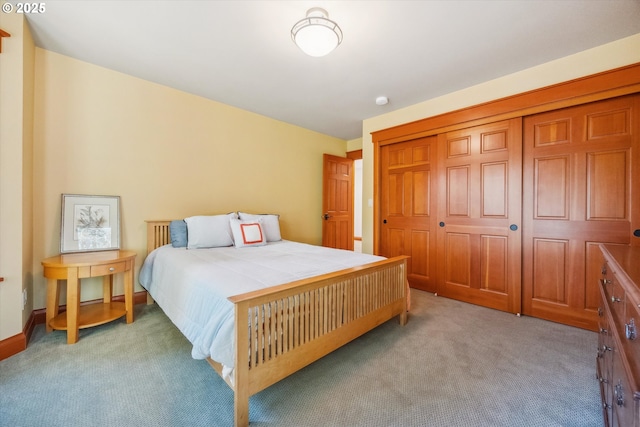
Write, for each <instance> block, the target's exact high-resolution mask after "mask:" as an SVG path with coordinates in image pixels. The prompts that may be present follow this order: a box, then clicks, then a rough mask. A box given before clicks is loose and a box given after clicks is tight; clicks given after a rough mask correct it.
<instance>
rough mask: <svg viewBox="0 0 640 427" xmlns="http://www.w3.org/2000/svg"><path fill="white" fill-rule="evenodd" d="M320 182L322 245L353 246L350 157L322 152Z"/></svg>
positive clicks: (352, 182)
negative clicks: (321, 178)
mask: <svg viewBox="0 0 640 427" xmlns="http://www.w3.org/2000/svg"><path fill="white" fill-rule="evenodd" d="M323 161H324V163H323V168H322V170H323V173H322V177H323V180H322V182H323V186H322V211H323V214H322V219H323V220H322V246H327V247H329V248H336V249H348V250H351V251H352V250H353V237H354V236H353V186H354V171H353V160H352V159H348V158H346V157H338V156H332V155H330V154H325V155H324V159H323Z"/></svg>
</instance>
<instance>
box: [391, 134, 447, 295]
mask: <svg viewBox="0 0 640 427" xmlns="http://www.w3.org/2000/svg"><path fill="white" fill-rule="evenodd" d="M436 142H437V139H436V137H435V136H433V137H428V138H421V139H418V140H413V141H407V142H402V143H398V144H392V145H385V146H383V147H382V148H381V150H380V172H381V174H380V201H381V209H380V213H381V221H382V224H381V226H380V230H381V233H380V255H383V256H387V257H392V256H397V255H409V256H410V257H411V258H410V259H409V260H408V274H407V276H408V280H409V284H410V285H411V286H412V287H414V288H418V289H422V290H425V291H428V292H435V244H434V242H435V232H434V228H435V216H434V214H435V209H434V206H433V200H435V199H434V197H435V196H434V192H433V191H432V186H433V177H434V172H433V171H434V162H435V156H436Z"/></svg>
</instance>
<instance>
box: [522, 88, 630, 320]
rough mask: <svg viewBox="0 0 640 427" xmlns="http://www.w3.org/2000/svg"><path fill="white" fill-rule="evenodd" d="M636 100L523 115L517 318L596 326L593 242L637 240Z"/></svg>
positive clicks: (596, 271) (595, 249)
mask: <svg viewBox="0 0 640 427" xmlns="http://www.w3.org/2000/svg"><path fill="white" fill-rule="evenodd" d="M639 100H640V98H639V97H638V96H637V95H635V96H627V97H621V98H615V99H612V100H606V101H600V102H596V103H591V104H585V105H581V106H577V107H572V108H566V109H563V110H557V111H553V112H549V113H542V114H537V115H534V116H530V117H527V118H525V120H524V145H525V147H524V177H525V178H524V187H523V190H524V193H523V194H524V197H523V213H524V234H523V251H524V264H523V312H524V314H528V315H531V316H535V317H540V318H543V319H548V320H552V321H556V322H560V323H564V324H568V325H573V326H577V327H582V328H586V329H592V330H596V329H597V320H598V316H597V309H598V305H599V302H598V301H599V294H598V287H597V284H598V277H600V271H599V268H598V265H599V264H598V262H597V258H598V253H599V249H598V244H599V243H617V244H623V245H629V244H635V245H638V244H639V243H640V239H637V238H634V237H633V230H634V229H637V228H640V209H639V206H638V204H639V202H640V171H638V170H637V169H638V168H639V167H640V145H639V138H640V124H639V122H640V111H639V106H640V103H639ZM634 202H635V203H634ZM592 261H593V262H592Z"/></svg>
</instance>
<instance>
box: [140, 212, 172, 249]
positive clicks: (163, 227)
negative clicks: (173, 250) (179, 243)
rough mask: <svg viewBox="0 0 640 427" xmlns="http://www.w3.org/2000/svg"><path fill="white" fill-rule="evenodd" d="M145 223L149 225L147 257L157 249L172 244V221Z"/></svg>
mask: <svg viewBox="0 0 640 427" xmlns="http://www.w3.org/2000/svg"><path fill="white" fill-rule="evenodd" d="M145 222H146V223H147V255H149V253H150V252H151V251H152V250H154V249H155V248H159V247H160V246H164V245H166V244H168V243H171V233H169V223H170V222H171V220H161V221H145Z"/></svg>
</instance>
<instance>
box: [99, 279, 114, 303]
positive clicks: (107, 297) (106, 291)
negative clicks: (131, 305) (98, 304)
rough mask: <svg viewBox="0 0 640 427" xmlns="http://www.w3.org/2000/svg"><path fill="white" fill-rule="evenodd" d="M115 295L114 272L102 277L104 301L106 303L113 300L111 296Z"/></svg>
mask: <svg viewBox="0 0 640 427" xmlns="http://www.w3.org/2000/svg"><path fill="white" fill-rule="evenodd" d="M112 295H113V274H109V275H107V276H103V277H102V301H103V302H104V303H105V304H108V303H110V302H111V296H112Z"/></svg>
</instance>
